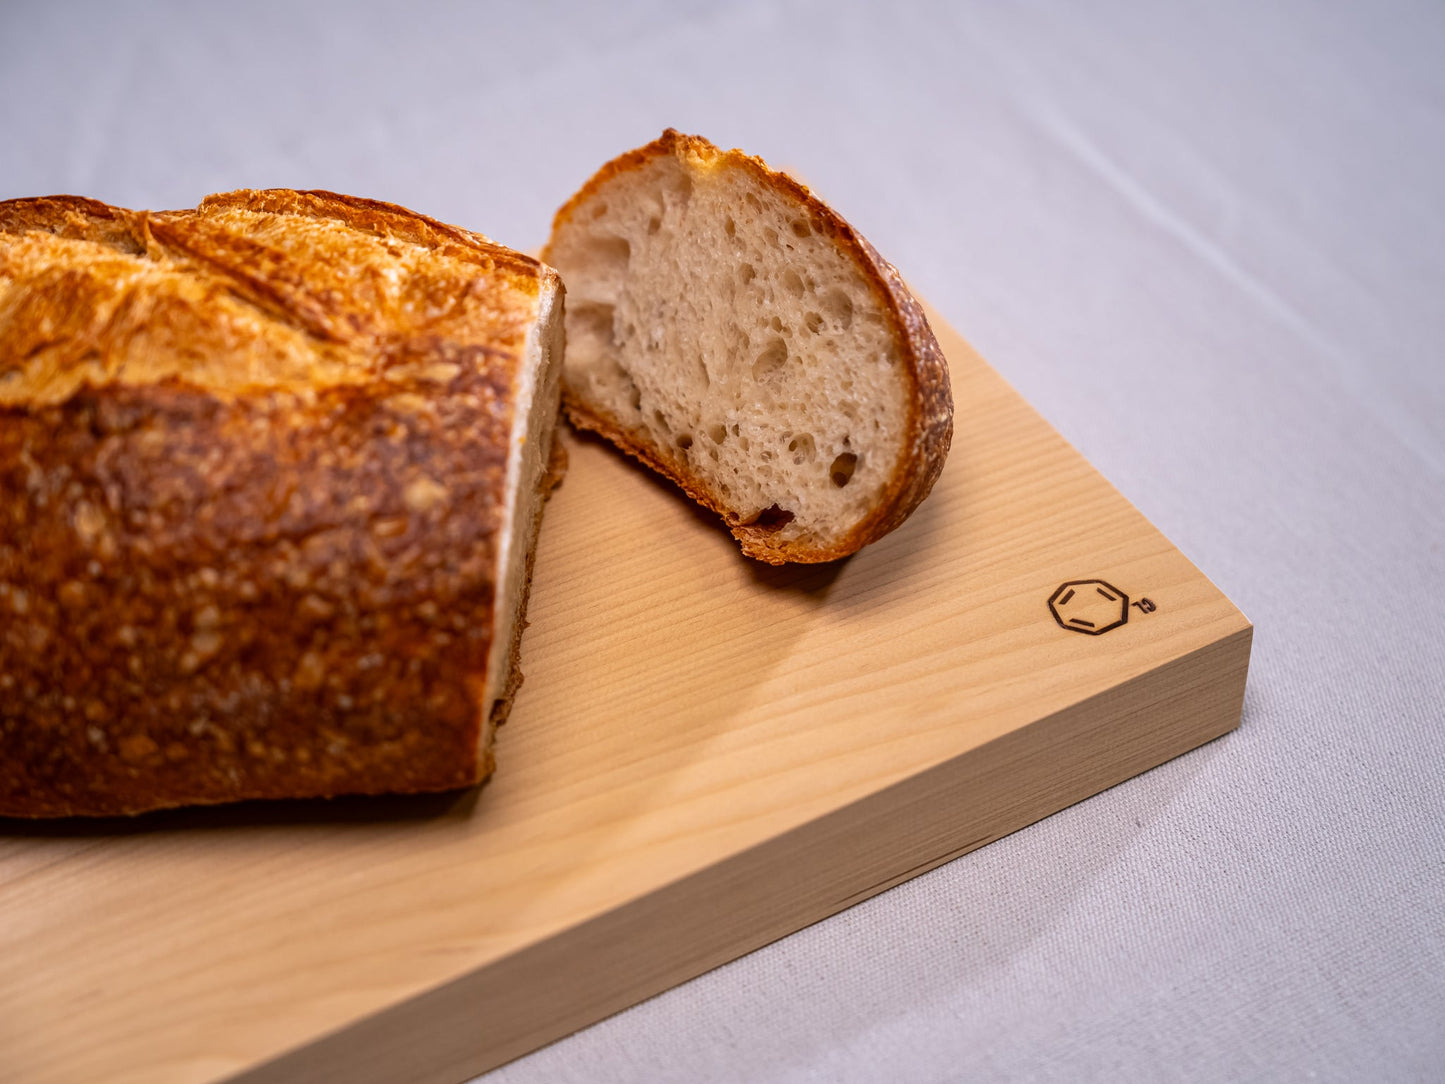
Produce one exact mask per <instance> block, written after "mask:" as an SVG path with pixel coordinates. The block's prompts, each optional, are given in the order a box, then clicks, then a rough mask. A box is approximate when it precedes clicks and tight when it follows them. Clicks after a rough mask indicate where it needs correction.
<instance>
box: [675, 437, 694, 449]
mask: <svg viewBox="0 0 1445 1084" xmlns="http://www.w3.org/2000/svg"><path fill="white" fill-rule="evenodd" d="M677 446H678V447H679V448H681V449H682V450H683V451H684V452H685V451H687V450H688V449H689V448H691V447H692V434H691V433H679V434H678V435H677Z"/></svg>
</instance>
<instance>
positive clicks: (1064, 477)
mask: <svg viewBox="0 0 1445 1084" xmlns="http://www.w3.org/2000/svg"><path fill="white" fill-rule="evenodd" d="M933 319H934V327H935V329H936V330H937V332H938V333H939V340H940V342H941V343H942V345H943V348H944V351H945V353H946V354H947V356H948V358H949V360H950V364H951V366H952V374H953V387H954V397H955V400H956V403H957V420H956V426H957V432H956V435H955V437H954V443H953V452H952V454H951V456H950V458H949V460H948V465H947V467H946V469H945V470H944V473H943V476H942V478H941V479H940V481H939V483H938V486H937V488H936V489H935V490H934V493H933V495H932V496H931V497H930V498H929V499H928V501H927V502H925V504H924V505H923V506H922V507H921V508H920V509H919V510H918V512H917V513H916V514H915V515H914V516H913V517H912V519H910V520H909V521H908V523H906V524H905V525H904V526H903V527H902V528H901V529H900V530H898V531H896V532H894V533H893V534H892V535H890V536H889V537H888V538H886V539H884V540H883V541H882V542H880V543H878V544H876V545H874V546H871V547H869V548H867V549H866V550H864V551H863V552H862V553H860V554H858V555H856V556H855V557H853V558H852V559H850V560H847V561H845V562H842V563H839V564H835V565H830V566H825V567H819V566H813V567H799V568H788V569H781V570H779V569H773V568H769V567H766V566H761V565H758V564H754V563H753V562H750V561H748V560H746V559H745V558H743V557H741V556H740V555H739V553H738V551H737V548H736V546H735V545H734V543H733V542H732V540H731V539H730V538H729V537H728V536H727V535H726V534H725V533H724V532H723V531H722V530H721V529H720V528H719V527H718V526H717V525H716V524H715V522H714V521H713V520H712V518H711V517H710V516H708V515H704V514H702V513H701V512H700V511H698V510H697V509H695V508H694V507H693V506H692V505H691V504H690V503H689V502H687V501H686V500H684V499H683V498H681V497H680V495H679V494H678V493H677V492H676V491H674V490H673V489H671V488H670V487H669V486H667V485H665V484H663V483H661V482H659V481H657V480H655V479H654V478H653V477H651V476H650V475H648V474H646V473H645V472H643V471H642V470H640V469H638V468H636V467H634V466H633V465H632V464H631V463H630V462H627V461H624V460H623V459H621V458H620V457H618V456H616V455H614V454H612V453H610V452H609V451H608V450H607V449H605V448H604V447H602V446H600V445H598V444H596V443H594V442H591V441H587V440H580V439H575V438H568V444H569V447H570V451H571V456H572V462H571V470H570V472H569V474H568V476H567V480H566V481H565V483H564V484H563V485H562V487H561V489H560V490H558V491H557V493H556V495H555V496H554V497H553V498H552V502H551V505H550V507H549V509H548V511H547V516H546V521H545V523H544V525H543V530H542V539H541V544H540V550H539V553H538V556H537V564H536V578H535V582H534V590H533V597H532V603H531V610H530V615H529V616H530V618H531V628H530V629H529V631H528V633H527V635H526V638H525V640H524V643H523V656H522V663H523V668H524V670H525V672H526V675H527V681H526V684H525V685H524V687H523V689H522V691H521V694H520V696H519V697H518V699H517V702H516V707H515V710H514V712H513V715H512V719H511V721H510V722H509V723H508V724H507V725H506V726H505V727H504V728H503V730H502V732H501V735H500V738H499V746H498V764H499V767H498V772H497V775H496V777H495V778H494V780H493V781H492V782H490V783H488V784H487V785H486V786H484V787H482V788H480V789H478V790H474V791H471V792H467V793H464V794H459V795H451V796H444V797H439V798H438V797H433V798H420V799H373V800H364V799H348V800H343V801H336V802H312V803H302V802H297V803H278V804H269V805H268V804H264V803H258V804H250V805H244V806H239V807H233V808H229V809H215V810H191V811H179V812H175V813H169V814H162V815H153V816H150V817H145V818H141V819H139V820H136V821H121V822H101V823H95V822H92V823H89V824H79V825H76V824H57V825H37V826H27V825H25V824H23V823H20V822H14V821H10V822H4V821H0V1079H3V1080H7V1081H8V1080H24V1081H93V1080H107V1081H112V1082H117V1084H119V1082H131V1081H133V1082H142V1081H143V1082H146V1084H158V1082H166V1081H202V1080H218V1079H226V1078H233V1077H235V1078H239V1079H241V1080H245V1081H248V1082H250V1081H277V1080H288V1081H289V1080H296V1081H331V1080H334V1081H338V1082H341V1081H345V1082H348V1084H356V1082H361V1081H373V1080H407V1081H438V1082H451V1081H460V1080H464V1079H465V1078H467V1077H468V1076H469V1075H472V1074H475V1073H478V1072H480V1071H482V1070H484V1069H486V1068H489V1067H491V1066H494V1065H497V1064H500V1063H501V1062H503V1061H506V1060H508V1059H510V1058H513V1057H516V1056H517V1055H519V1054H522V1053H524V1052H526V1051H528V1050H531V1049H534V1048H535V1047H537V1046H540V1045H541V1044H543V1043H546V1042H548V1041H550V1040H552V1039H555V1038H557V1037H559V1036H561V1035H564V1034H566V1033H567V1032H569V1031H572V1030H574V1029H576V1028H579V1027H582V1026H583V1025H585V1024H588V1023H590V1022H592V1021H595V1020H597V1019H599V1018H601V1017H602V1016H605V1015H606V1014H608V1013H611V1012H615V1011H616V1010H618V1009H621V1008H623V1007H625V1006H627V1005H630V1004H633V1003H634V1002H636V1001H639V1000H640V999H642V998H644V997H647V996H649V995H651V994H654V993H657V992H658V991H661V990H663V989H666V988H667V987H669V986H672V985H674V984H676V983H679V982H681V981H683V980H685V979H687V978H690V977H692V976H694V975H697V974H699V973H700V972H702V971H705V970H707V969H708V968H711V967H715V966H717V965H718V964H721V963H723V962H725V961H727V960H730V959H733V958H735V957H737V956H739V955H741V954H742V953H745V952H748V951H750V950H751V949H754V948H757V947H758V946H760V945H763V944H766V943H767V942H769V941H772V940H774V939H775V938H778V937H781V936H783V935H784V934H787V933H789V932H790V931H793V930H796V929H798V928H799V927H801V926H804V925H806V924H808V923H810V922H815V921H817V920H818V919H820V918H823V917H824V916H826V915H829V914H832V913H834V912H836V911H839V910H841V909H842V908H845V907H848V906H850V905H851V904H853V903H856V902H858V901H860V900H863V899H866V898H867V897H869V896H871V895H873V894H875V893H877V892H881V891H882V890H884V889H885V888H888V887H889V886H891V885H894V884H897V883H899V882H900V881H903V880H906V879H907V878H909V877H913V876H915V875H916V874H919V873H922V872H923V871H924V870H927V869H930V868H931V867H933V866H936V865H938V864H940V863H942V862H946V861H948V860H949V859H952V858H956V857H958V856H959V855H961V854H964V853H966V852H967V851H970V850H972V849H973V848H975V847H980V846H982V845H984V844H986V843H988V842H990V841H991V840H994V839H997V838H998V837H999V836H1002V835H1004V834H1006V833H1008V832H1012V831H1014V830H1015V829H1018V828H1021V827H1023V826H1024V825H1027V824H1029V823H1031V822H1033V821H1035V820H1037V819H1039V818H1040V817H1044V816H1047V815H1048V814H1050V813H1052V812H1054V811H1056V810H1058V809H1060V808H1062V807H1064V806H1067V805H1069V804H1070V803H1072V802H1077V801H1079V800H1080V799H1082V798H1086V797H1088V796H1089V795H1091V794H1095V793H1097V792H1098V791H1100V790H1103V789H1104V788H1105V787H1109V786H1112V785H1113V784H1115V783H1118V782H1120V781H1121V780H1124V779H1127V778H1129V777H1130V776H1132V775H1134V774H1136V773H1138V772H1142V771H1144V770H1145V769H1147V768H1150V767H1153V766H1154V765H1157V764H1159V763H1160V762H1162V761H1164V760H1167V759H1169V758H1170V757H1173V756H1176V755H1178V754H1179V753H1182V752H1184V751H1185V750H1188V749H1191V748H1193V747H1195V746H1197V745H1199V744H1201V743H1202V742H1206V741H1208V740H1210V739H1211V738H1214V737H1217V736H1218V735H1220V734H1222V733H1224V732H1225V731H1227V730H1229V729H1231V728H1232V727H1234V726H1236V725H1237V724H1238V721H1239V715H1240V705H1241V700H1242V696H1243V691H1244V682H1245V671H1246V668H1247V665H1248V660H1249V645H1250V633H1251V628H1250V625H1249V622H1248V621H1247V620H1246V619H1245V618H1244V616H1243V615H1242V614H1240V612H1239V611H1238V610H1237V609H1235V607H1234V606H1233V605H1231V604H1230V602H1229V600H1228V599H1226V598H1225V597H1224V596H1223V595H1222V594H1221V593H1220V592H1219V591H1218V590H1217V589H1216V588H1215V587H1214V586H1213V585H1212V584H1211V583H1210V582H1209V581H1208V580H1207V579H1205V577H1204V576H1203V575H1202V574H1201V573H1200V572H1199V570H1198V569H1196V568H1195V567H1194V566H1193V565H1192V564H1190V563H1189V561H1187V560H1186V559H1185V558H1184V556H1183V555H1182V554H1180V553H1179V551H1178V550H1176V549H1175V548H1174V547H1173V546H1172V545H1170V543H1169V541H1168V540H1167V539H1166V538H1164V537H1163V536H1162V535H1161V534H1160V533H1159V532H1158V531H1157V530H1155V529H1154V528H1153V527H1152V526H1151V525H1150V524H1149V523H1148V522H1147V521H1146V520H1145V519H1144V517H1143V516H1142V515H1140V514H1139V513H1138V512H1137V511H1136V510H1135V509H1134V508H1133V507H1132V506H1131V505H1130V504H1129V503H1128V502H1127V501H1126V500H1125V499H1124V498H1123V497H1122V496H1120V495H1119V493H1118V492H1116V491H1115V490H1114V489H1113V488H1112V487H1111V486H1110V485H1109V484H1108V482H1106V481H1105V480H1104V479H1103V478H1102V477H1100V476H1099V475H1098V474H1097V473H1096V472H1095V471H1094V470H1093V468H1091V467H1090V466H1089V464H1088V463H1087V462H1086V461H1085V460H1084V459H1083V458H1082V457H1081V456H1080V455H1079V454H1078V453H1077V452H1075V451H1074V450H1073V449H1072V448H1070V447H1069V446H1068V445H1067V444H1066V443H1065V442H1064V441H1063V440H1062V438H1060V437H1059V436H1058V434H1057V433H1055V432H1054V431H1053V429H1051V428H1050V427H1049V426H1048V424H1047V423H1045V422H1044V421H1043V420H1042V419H1041V418H1040V417H1039V416H1038V415H1037V414H1036V413H1035V412H1034V411H1033V410H1032V409H1031V408H1030V407H1029V406H1028V404H1027V403H1025V402H1024V401H1023V400H1022V399H1021V398H1020V397H1019V395H1018V394H1017V393H1015V392H1014V391H1013V390H1012V389H1011V388H1009V387H1008V385H1006V384H1005V383H1004V382H1003V380H1002V379H1000V378H999V376H998V375H997V374H996V373H995V372H994V371H993V370H992V369H990V368H989V367H988V365H986V364H985V363H984V362H983V360H982V359H980V358H979V357H978V355H977V354H975V353H974V352H973V351H972V350H971V349H970V348H969V347H968V346H967V345H966V344H965V343H964V342H963V340H962V339H960V338H959V337H958V335H957V334H955V333H954V332H952V331H951V330H949V329H948V328H947V327H946V326H945V325H944V324H943V323H942V322H941V321H939V320H938V319H937V318H936V317H933ZM1082 845H1086V841H1081V846H1082Z"/></svg>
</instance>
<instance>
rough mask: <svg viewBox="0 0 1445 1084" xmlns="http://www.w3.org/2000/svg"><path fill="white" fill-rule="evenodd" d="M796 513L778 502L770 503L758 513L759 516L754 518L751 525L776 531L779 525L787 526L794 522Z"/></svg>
mask: <svg viewBox="0 0 1445 1084" xmlns="http://www.w3.org/2000/svg"><path fill="white" fill-rule="evenodd" d="M793 515H794V513H792V512H790V511H788V509H786V508H781V507H779V506H778V505H776V504H770V505H768V507H766V508H764V509H763V510H762V511H761V512H759V513H758V518H757V519H755V520H753V522H752V524H751V525H750V526H753V527H760V528H762V529H763V530H765V531H776V530H777V529H778V528H779V527H783V526H786V525H787V524H789V523H792V522H793Z"/></svg>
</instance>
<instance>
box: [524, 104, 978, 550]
mask: <svg viewBox="0 0 1445 1084" xmlns="http://www.w3.org/2000/svg"><path fill="white" fill-rule="evenodd" d="M542 259H543V261H544V262H546V263H549V264H551V265H552V266H553V267H555V268H556V269H557V270H558V271H560V272H561V274H562V279H563V281H564V282H565V283H566V284H567V312H566V326H567V351H566V359H565V365H564V370H563V402H564V403H565V406H566V410H567V413H568V416H569V417H570V418H571V420H572V422H573V423H574V424H575V425H578V426H580V427H582V428H586V429H591V430H594V431H596V432H598V433H600V434H601V435H603V436H604V437H606V438H607V439H609V440H610V441H612V442H613V443H614V444H616V445H617V446H618V447H619V448H621V449H622V450H623V451H626V452H628V453H630V454H631V455H633V456H635V457H636V458H638V459H640V460H641V461H642V462H644V463H646V464H648V465H649V466H651V467H653V468H654V469H656V470H657V471H659V472H661V473H662V474H664V475H666V476H667V477H669V478H671V479H672V480H673V481H675V482H676V483H677V484H678V485H680V486H681V487H682V488H683V489H684V490H685V491H686V492H687V493H688V494H690V495H691V496H692V497H693V498H694V499H696V500H697V501H698V502H700V503H701V504H703V505H706V506H707V507H709V508H711V509H713V510H715V511H717V512H718V513H720V514H721V515H722V517H723V519H724V520H725V521H726V523H727V525H728V527H729V528H730V529H731V530H732V533H733V534H734V535H735V536H736V537H737V539H738V540H739V541H740V542H741V543H742V548H743V551H744V552H745V553H747V554H748V555H749V556H752V557H755V558H758V559H760V560H763V561H767V562H770V563H772V564H783V563H785V562H790V561H798V562H817V561H830V560H834V559H836V558H839V557H844V556H846V555H848V554H850V553H853V552H854V551H856V550H858V549H859V548H860V547H862V546H864V545H867V544H868V543H869V542H873V541H875V540H877V539H878V538H881V537H882V536H883V535H885V534H887V533H888V532H889V531H891V530H893V529H894V528H895V527H897V526H898V525H899V524H901V523H902V522H903V521H904V520H905V519H906V518H907V517H908V515H909V513H911V512H912V511H913V509H914V508H916V507H917V506H918V504H919V502H921V501H922V500H923V499H924V497H926V496H927V495H928V492H929V490H930V489H931V488H932V486H933V482H934V480H935V479H936V478H937V477H938V473H939V471H940V470H941V469H942V467H943V461H944V457H945V456H946V455H947V453H948V446H949V441H950V439H951V437H952V433H953V401H952V398H951V395H950V392H949V383H948V369H947V364H946V362H945V361H944V358H943V355H942V353H941V352H940V351H939V348H938V343H937V341H936V340H935V339H934V337H933V332H932V331H931V330H930V328H929V326H928V321H927V320H926V319H925V318H924V315H923V312H922V309H921V308H920V307H919V304H918V302H917V301H916V300H915V299H914V297H913V296H912V295H911V294H910V293H909V292H908V290H907V288H906V287H905V286H904V285H903V282H902V280H901V279H900V278H899V276H898V273H897V271H895V270H894V269H893V267H892V266H891V265H890V264H889V263H887V262H886V261H885V260H884V259H883V258H882V257H881V256H879V255H878V253H877V252H876V251H875V250H874V249H873V247H872V246H871V245H870V244H868V242H867V241H865V240H864V239H863V238H862V237H861V236H859V235H858V233H857V232H856V231H855V230H854V229H853V228H852V227H851V226H849V225H848V223H846V222H845V221H843V219H842V218H840V217H839V216H838V215H837V214H835V213H834V212H833V211H832V210H831V209H830V208H828V207H827V206H826V205H824V204H823V203H822V202H821V201H819V200H818V199H817V198H816V197H815V196H813V195H812V194H811V193H810V192H809V191H808V190H807V189H806V188H805V187H803V186H802V185H801V184H799V183H797V182H796V181H794V180H792V179H791V178H790V177H788V176H786V175H784V174H782V173H778V172H776V171H774V170H772V169H770V168H768V166H767V165H766V164H764V163H763V162H762V161H761V160H760V159H758V158H753V157H749V156H748V155H745V154H743V153H742V152H741V151H736V150H733V151H721V150H719V149H718V148H717V147H715V146H713V145H712V144H711V143H709V142H707V140H705V139H700V138H698V137H696V136H687V135H682V134H680V133H678V132H676V131H673V130H672V129H668V130H667V131H666V132H664V133H663V135H662V137H661V138H660V139H658V140H656V141H655V142H653V143H650V144H648V145H647V146H645V147H641V148H639V149H637V150H634V151H630V152H629V153H627V154H624V155H622V156H621V157H619V158H616V159H614V160H613V161H611V162H609V163H607V164H606V165H605V166H603V167H602V169H601V170H599V171H598V172H597V174H596V175H595V176H593V177H592V179H591V180H589V181H588V182H587V183H586V184H585V185H584V186H583V187H582V189H581V191H579V192H578V193H577V194H576V195H575V196H573V197H572V199H571V200H569V201H568V202H567V203H566V204H565V205H564V206H563V207H562V208H561V210H559V211H558V212H557V216H556V219H555V220H554V222H553V225H552V236H551V240H550V241H549V242H548V244H547V247H546V249H544V250H543V253H542Z"/></svg>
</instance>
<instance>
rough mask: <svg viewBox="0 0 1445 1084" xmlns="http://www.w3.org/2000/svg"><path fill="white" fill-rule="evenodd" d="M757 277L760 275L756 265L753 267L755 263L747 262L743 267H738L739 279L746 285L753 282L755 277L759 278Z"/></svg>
mask: <svg viewBox="0 0 1445 1084" xmlns="http://www.w3.org/2000/svg"><path fill="white" fill-rule="evenodd" d="M757 277H758V272H757V269H756V268H755V267H753V265H752V264H750V263H745V264H743V265H742V266H741V267H739V268H738V280H739V281H740V282H741V283H742V284H743V285H744V286H746V285H747V284H748V283H750V282H752V281H753V279H755V278H757Z"/></svg>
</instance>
